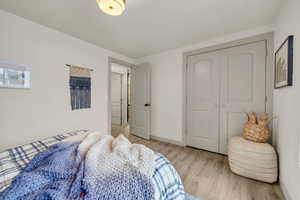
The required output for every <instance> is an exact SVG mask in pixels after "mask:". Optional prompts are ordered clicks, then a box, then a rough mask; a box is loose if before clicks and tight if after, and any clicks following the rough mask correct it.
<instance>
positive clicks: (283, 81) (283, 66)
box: [274, 35, 294, 89]
mask: <svg viewBox="0 0 300 200" xmlns="http://www.w3.org/2000/svg"><path fill="white" fill-rule="evenodd" d="M293 42H294V36H292V35H290V36H289V37H288V38H287V39H286V40H285V41H284V42H283V44H282V45H281V46H280V47H279V49H278V50H277V51H276V53H275V78H274V82H275V83H274V87H275V89H278V88H282V87H286V86H292V85H293Z"/></svg>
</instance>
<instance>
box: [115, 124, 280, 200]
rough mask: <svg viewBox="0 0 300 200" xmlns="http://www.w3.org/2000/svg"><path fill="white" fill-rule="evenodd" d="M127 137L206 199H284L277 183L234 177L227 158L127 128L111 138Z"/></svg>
mask: <svg viewBox="0 0 300 200" xmlns="http://www.w3.org/2000/svg"><path fill="white" fill-rule="evenodd" d="M119 134H124V135H126V136H127V137H128V138H129V140H130V141H131V142H133V143H138V144H144V145H146V146H147V147H149V148H151V149H152V150H153V151H156V152H160V153H162V154H164V155H165V156H166V157H167V158H168V159H169V160H170V161H171V162H172V164H173V165H174V167H175V168H176V170H177V171H178V173H179V175H180V176H181V178H182V181H183V184H184V187H185V191H186V192H187V193H189V194H191V195H193V196H195V197H198V198H203V200H284V197H283V195H282V192H281V190H280V187H279V185H278V184H267V183H262V182H258V181H254V180H251V179H247V178H244V177H241V176H238V175H235V174H233V173H232V172H231V171H230V169H229V166H228V161H227V157H226V156H223V155H219V154H215V153H211V152H207V151H203V150H199V149H194V148H189V147H180V146H177V145H173V144H168V143H164V142H160V141H155V140H150V141H147V140H144V139H141V138H138V137H135V136H132V135H129V134H128V129H127V128H121V127H118V126H113V127H112V135H113V136H117V135H119Z"/></svg>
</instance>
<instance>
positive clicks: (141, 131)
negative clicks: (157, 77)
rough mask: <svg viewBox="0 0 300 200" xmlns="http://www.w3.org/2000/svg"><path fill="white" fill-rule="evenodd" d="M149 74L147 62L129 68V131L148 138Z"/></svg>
mask: <svg viewBox="0 0 300 200" xmlns="http://www.w3.org/2000/svg"><path fill="white" fill-rule="evenodd" d="M150 76H151V70H150V67H149V66H148V65H147V64H142V65H139V66H136V67H133V68H132V69H131V107H130V118H129V119H130V120H129V124H130V133H131V134H133V135H136V136H139V137H142V138H144V139H150V118H151V102H150V100H151V99H150V78H151V77H150Z"/></svg>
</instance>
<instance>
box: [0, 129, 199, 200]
mask: <svg viewBox="0 0 300 200" xmlns="http://www.w3.org/2000/svg"><path fill="white" fill-rule="evenodd" d="M87 133H88V131H87V130H79V131H75V132H70V133H65V134H61V135H57V136H54V137H50V138H47V139H44V140H39V141H35V142H32V143H29V144H26V145H23V146H19V147H15V148H11V149H8V150H6V151H4V152H1V153H0V194H1V193H2V192H4V191H5V190H6V189H7V188H9V186H10V185H11V184H12V181H13V180H14V179H15V177H16V176H18V175H19V173H20V172H21V171H22V169H24V168H25V167H26V166H27V165H28V163H29V162H30V161H31V160H32V159H33V158H34V157H35V156H36V155H37V154H38V153H40V152H44V151H45V150H47V149H48V148H50V147H51V146H53V145H56V144H59V143H60V142H63V141H65V140H67V139H68V138H71V137H73V136H78V135H85V134H87ZM154 168H155V170H154V173H153V176H152V182H153V184H154V188H155V191H156V197H155V200H184V199H194V198H193V197H191V196H189V195H187V194H185V192H184V187H183V184H182V182H181V179H180V177H179V175H178V174H177V172H176V170H175V168H174V167H173V166H172V164H171V163H170V162H169V161H168V159H167V158H166V157H164V156H163V155H161V154H160V153H157V152H155V166H154Z"/></svg>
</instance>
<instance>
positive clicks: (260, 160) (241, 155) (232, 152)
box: [228, 137, 278, 183]
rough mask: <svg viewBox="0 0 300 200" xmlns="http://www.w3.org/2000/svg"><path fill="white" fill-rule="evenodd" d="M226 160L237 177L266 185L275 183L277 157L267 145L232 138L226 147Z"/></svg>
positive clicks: (240, 138)
mask: <svg viewBox="0 0 300 200" xmlns="http://www.w3.org/2000/svg"><path fill="white" fill-rule="evenodd" d="M228 159H229V165H230V169H231V171H232V172H234V173H236V174H238V175H241V176H245V177H247V178H251V179H255V180H259V181H263V182H267V183H274V182H276V181H277V177H278V166H277V155H276V152H275V150H274V148H273V147H272V146H271V145H270V144H268V143H255V142H251V141H249V140H246V139H244V138H242V137H233V138H231V139H230V142H229V145H228Z"/></svg>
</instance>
